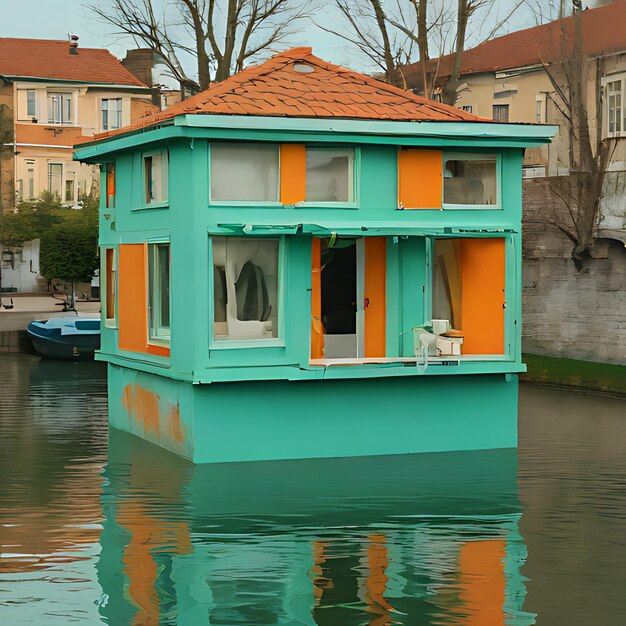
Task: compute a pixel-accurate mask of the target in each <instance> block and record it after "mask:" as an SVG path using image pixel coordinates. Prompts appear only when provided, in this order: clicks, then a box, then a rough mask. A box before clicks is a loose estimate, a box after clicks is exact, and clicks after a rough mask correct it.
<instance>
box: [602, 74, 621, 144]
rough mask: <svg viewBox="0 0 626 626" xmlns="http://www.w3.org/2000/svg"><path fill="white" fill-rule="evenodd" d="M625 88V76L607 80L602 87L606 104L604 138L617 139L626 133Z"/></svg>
mask: <svg viewBox="0 0 626 626" xmlns="http://www.w3.org/2000/svg"><path fill="white" fill-rule="evenodd" d="M625 87H626V76H624V77H623V78H621V77H620V78H619V79H615V80H608V81H607V82H606V83H605V85H604V98H605V102H606V105H605V106H606V122H605V136H607V137H618V136H620V135H621V134H622V133H623V132H625V131H626V110H625V108H624V99H625V94H624V91H625Z"/></svg>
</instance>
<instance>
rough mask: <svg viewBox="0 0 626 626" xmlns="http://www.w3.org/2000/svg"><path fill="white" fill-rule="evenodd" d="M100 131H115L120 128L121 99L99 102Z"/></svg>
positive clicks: (107, 99)
mask: <svg viewBox="0 0 626 626" xmlns="http://www.w3.org/2000/svg"><path fill="white" fill-rule="evenodd" d="M100 114H101V125H102V130H103V131H107V130H117V129H118V128H121V127H122V99H121V98H103V99H102V100H101V101H100Z"/></svg>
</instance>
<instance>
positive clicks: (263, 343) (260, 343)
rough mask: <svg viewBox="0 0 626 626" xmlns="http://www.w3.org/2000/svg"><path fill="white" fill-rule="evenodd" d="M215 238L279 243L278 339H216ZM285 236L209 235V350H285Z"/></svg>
mask: <svg viewBox="0 0 626 626" xmlns="http://www.w3.org/2000/svg"><path fill="white" fill-rule="evenodd" d="M215 237H233V238H235V239H265V240H267V239H272V240H277V241H278V277H277V290H276V291H277V296H276V300H277V302H276V306H277V307H278V331H277V336H276V337H271V338H267V339H216V338H215V333H214V325H213V323H214V314H215V303H214V301H213V297H214V295H213V294H214V293H215V284H214V272H213V267H214V265H213V239H214V238H215ZM285 248H286V240H285V235H278V236H268V235H263V236H259V237H245V235H244V236H243V237H242V236H241V235H226V234H223V233H209V246H208V252H209V259H208V269H209V271H208V279H209V280H208V298H209V316H208V317H209V350H230V349H245V348H284V347H285V276H286V272H287V267H286V263H285V259H286V252H285Z"/></svg>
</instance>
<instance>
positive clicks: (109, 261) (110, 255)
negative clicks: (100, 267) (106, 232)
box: [105, 248, 115, 320]
mask: <svg viewBox="0 0 626 626" xmlns="http://www.w3.org/2000/svg"><path fill="white" fill-rule="evenodd" d="M105 264H106V274H105V280H106V319H109V320H112V319H113V318H114V317H115V250H113V248H107V249H106V258H105Z"/></svg>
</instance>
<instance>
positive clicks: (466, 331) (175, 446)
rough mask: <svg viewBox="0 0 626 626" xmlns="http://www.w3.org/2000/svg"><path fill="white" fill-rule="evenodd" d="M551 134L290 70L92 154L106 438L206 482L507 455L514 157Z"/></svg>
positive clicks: (513, 334) (269, 68) (513, 400)
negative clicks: (125, 436) (97, 183)
mask: <svg viewBox="0 0 626 626" xmlns="http://www.w3.org/2000/svg"><path fill="white" fill-rule="evenodd" d="M554 130H555V129H553V128H551V127H542V126H532V125H507V124H498V123H493V122H492V121H491V120H484V119H481V118H478V117H476V116H474V115H472V114H470V113H466V112H463V111H459V110H458V109H455V108H453V107H448V106H445V105H442V104H438V103H434V102H431V101H427V100H424V99H423V98H421V97H419V96H415V95H414V94H412V93H410V92H405V91H402V90H400V89H397V88H395V87H390V86H389V85H385V84H383V83H380V82H378V81H375V80H373V79H371V78H368V77H366V76H363V75H361V74H358V73H356V72H353V71H350V70H347V69H344V68H341V67H338V66H335V65H332V64H330V63H327V62H325V61H323V60H321V59H319V58H317V57H315V56H313V54H312V53H311V49H310V48H295V49H293V50H290V51H287V52H284V53H282V54H279V55H276V56H274V57H272V58H271V59H270V60H268V61H266V62H265V63H263V64H262V65H259V66H257V67H252V68H249V69H247V70H245V71H243V72H240V73H239V74H237V75H235V76H233V77H231V78H229V79H228V80H226V81H224V82H222V83H219V84H217V85H214V86H213V87H211V88H210V89H208V90H207V91H205V92H202V93H201V94H198V95H197V96H195V97H193V98H191V99H189V100H186V101H183V102H181V103H179V104H177V105H175V106H173V107H171V108H170V109H168V110H167V111H164V112H162V113H159V114H156V115H154V116H151V117H147V118H144V119H142V120H141V121H140V122H138V123H136V124H134V125H131V126H129V127H126V128H123V129H120V130H118V131H112V132H109V133H106V134H104V135H100V136H99V137H96V140H95V141H94V142H90V143H85V144H82V145H81V146H79V147H78V149H77V150H76V153H75V157H76V159H77V160H79V161H81V162H83V163H87V164H96V163H99V164H100V166H101V169H102V185H103V187H104V186H106V187H107V192H106V193H105V194H101V214H102V219H101V222H100V244H101V258H102V259H103V266H102V271H101V277H102V280H103V282H102V283H101V293H102V294H103V295H104V303H103V307H102V311H103V324H102V327H103V328H102V343H101V346H102V347H101V352H100V354H99V358H100V359H101V360H104V361H106V362H107V363H108V368H109V379H108V380H109V417H110V421H111V424H112V425H113V426H114V427H116V428H119V429H121V430H125V431H128V432H132V433H135V434H137V435H139V436H141V437H144V438H145V439H148V440H150V441H152V442H154V443H157V444H159V445H161V446H163V447H165V448H168V449H170V450H172V451H174V452H176V453H178V454H180V455H182V456H185V457H187V458H190V459H193V460H194V461H195V462H198V463H204V462H213V461H244V460H264V459H281V458H307V457H339V456H355V455H373V454H392V453H410V452H426V451H431V452H432V451H441V450H464V449H482V448H505V447H513V446H515V445H516V437H517V427H516V414H517V374H518V373H519V372H521V371H524V365H523V364H522V361H521V353H520V328H521V324H520V321H521V320H520V315H521V312H520V293H521V277H520V267H521V256H520V255H521V235H520V230H521V228H520V225H521V183H522V158H523V151H524V149H525V148H526V147H529V146H539V145H543V144H544V143H546V142H547V141H549V137H550V135H551V134H552V133H553V132H554ZM432 320H436V321H435V322H433V321H432ZM448 323H449V324H450V325H451V326H452V327H453V328H454V329H455V330H456V331H457V332H456V333H449V332H447V333H446V335H443V334H442V333H444V332H446V331H447V329H448ZM418 327H422V328H418ZM414 329H417V330H414ZM427 329H428V330H432V332H428V330H427ZM460 335H462V337H460ZM461 339H462V340H463V344H462V346H460V342H461ZM459 352H462V354H459Z"/></svg>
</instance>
